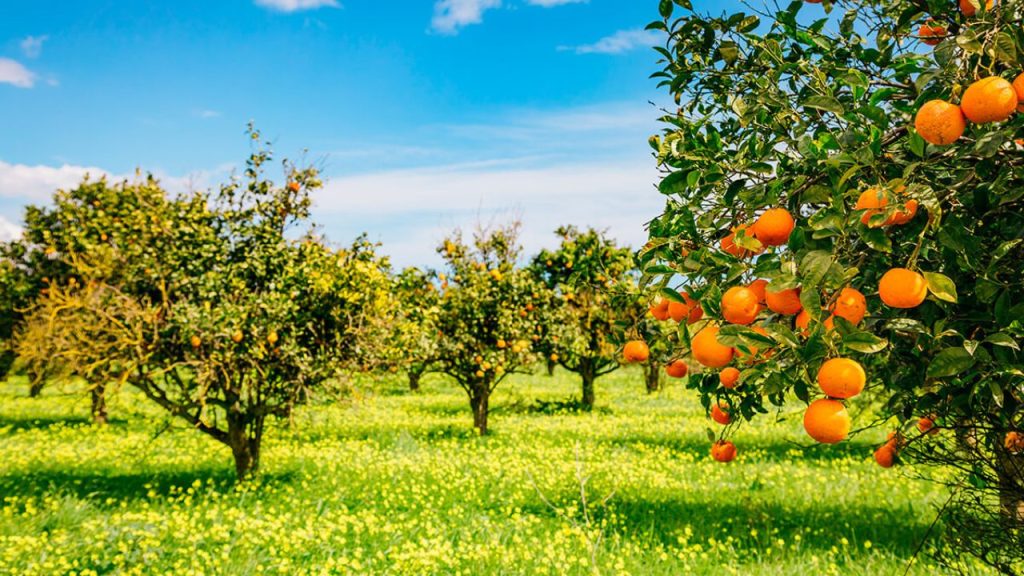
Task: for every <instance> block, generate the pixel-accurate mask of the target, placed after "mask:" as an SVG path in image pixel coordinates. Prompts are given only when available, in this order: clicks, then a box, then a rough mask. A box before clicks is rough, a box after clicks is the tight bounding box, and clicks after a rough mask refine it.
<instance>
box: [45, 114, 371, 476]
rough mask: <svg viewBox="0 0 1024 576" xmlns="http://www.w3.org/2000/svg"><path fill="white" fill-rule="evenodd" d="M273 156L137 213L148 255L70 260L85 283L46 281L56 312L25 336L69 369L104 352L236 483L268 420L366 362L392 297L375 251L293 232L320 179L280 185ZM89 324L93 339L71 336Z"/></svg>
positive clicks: (83, 368) (119, 250)
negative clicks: (224, 465) (199, 437)
mask: <svg viewBox="0 0 1024 576" xmlns="http://www.w3.org/2000/svg"><path fill="white" fill-rule="evenodd" d="M258 138H259V136H258V134H256V133H253V139H254V140H258ZM270 158H271V156H270V153H269V152H268V151H266V150H265V149H263V148H257V150H256V151H255V152H254V153H253V154H252V156H251V157H250V159H249V161H248V163H247V166H246V170H245V175H244V178H239V179H233V180H232V181H231V182H230V183H229V184H227V185H224V186H222V187H221V188H220V190H219V191H217V192H216V193H214V194H205V193H195V194H190V195H185V196H182V197H178V198H168V197H166V195H165V194H163V193H162V192H161V193H160V194H159V196H160V197H161V198H162V200H161V201H160V202H154V203H153V204H152V205H151V206H149V210H148V211H147V212H146V213H145V214H142V215H141V217H142V219H144V220H145V221H146V226H145V227H143V228H141V229H140V230H139V232H140V236H138V237H137V238H136V240H137V241H138V242H142V241H145V244H146V245H147V247H148V251H146V252H144V253H138V252H135V251H133V250H132V249H130V248H127V247H123V246H122V245H121V244H120V243H116V244H112V245H110V246H109V249H108V248H105V249H103V250H88V249H87V250H83V251H82V252H81V253H76V254H73V255H72V254H69V255H68V256H66V257H64V256H62V260H63V261H64V263H65V264H66V265H68V266H69V267H71V269H72V270H73V273H72V275H71V276H72V277H80V278H81V281H79V282H76V283H71V282H70V281H69V282H68V283H67V285H65V286H54V285H53V284H52V283H53V281H52V280H51V285H52V288H59V289H51V290H49V291H48V293H47V295H46V296H45V297H46V298H60V299H61V300H60V301H59V302H58V304H59V305H57V306H52V307H51V308H52V309H53V310H55V311H56V314H55V315H54V316H52V321H50V322H47V323H46V329H45V330H31V331H30V334H32V335H33V336H34V337H38V338H48V340H49V341H50V342H51V343H56V344H58V346H59V348H58V350H56V354H54V358H56V359H58V360H59V361H60V362H61V363H75V364H72V367H71V370H70V371H71V372H73V373H77V374H87V373H89V371H88V370H89V365H88V364H86V362H88V361H91V360H93V359H95V358H97V357H99V356H100V354H99V352H102V356H103V357H105V358H106V360H107V362H110V363H112V364H116V366H117V367H118V369H119V370H120V372H119V374H120V375H121V379H122V380H123V381H124V382H126V383H128V384H129V385H131V386H134V387H136V388H138V389H139V390H141V391H142V392H143V393H144V394H145V396H146V397H148V398H149V399H151V400H152V401H154V402H155V403H157V404H158V405H160V406H162V407H163V408H165V409H166V410H168V411H169V412H170V413H171V414H172V415H174V416H177V417H179V418H182V419H184V420H185V421H186V422H188V424H189V425H190V426H192V427H194V428H196V429H197V430H199V431H201V432H204V433H206V434H208V435H209V436H211V437H212V438H214V439H215V440H217V441H219V442H222V443H224V444H225V445H227V446H228V447H229V448H230V449H231V451H232V455H233V457H234V461H235V469H236V472H237V473H238V476H239V478H240V479H244V478H247V477H248V476H250V475H252V474H253V473H255V472H256V471H257V470H258V467H259V460H260V447H261V441H262V438H263V431H264V427H265V423H266V421H267V419H268V418H270V417H275V416H278V417H286V416H288V415H289V414H290V413H291V410H292V409H293V408H294V406H295V405H296V404H298V403H300V402H302V401H304V400H305V399H306V398H307V397H308V395H309V394H310V393H311V392H312V391H314V390H316V389H318V388H322V387H323V386H324V385H325V384H327V383H328V382H330V381H331V380H332V379H333V378H335V377H336V376H337V375H338V372H339V370H340V369H342V368H343V367H344V366H345V365H346V364H348V363H349V362H352V361H354V360H356V359H358V358H359V357H360V356H361V355H363V354H364V353H365V343H364V341H363V340H362V338H361V336H362V328H363V326H364V325H365V323H364V319H365V318H366V317H367V316H373V315H377V314H379V313H380V312H381V308H382V307H383V306H384V305H386V303H387V302H388V301H389V300H388V292H389V281H388V273H389V269H388V264H387V260H386V259H383V258H381V257H379V256H377V255H376V253H375V247H374V245H372V244H370V243H368V242H366V241H365V240H363V239H359V240H357V241H356V242H355V243H354V244H353V245H352V247H351V248H348V249H343V250H337V251H335V250H333V249H330V248H328V247H327V246H326V245H325V243H324V242H323V241H322V239H320V238H317V237H315V236H313V235H312V233H311V232H307V233H306V234H305V235H301V236H299V237H296V236H295V230H296V228H298V227H299V226H301V225H302V224H303V223H304V222H305V221H306V219H307V218H308V211H309V204H310V201H309V195H308V194H309V190H311V189H315V188H316V187H317V186H319V184H320V181H319V179H318V178H317V173H316V171H315V170H313V169H309V168H307V169H297V168H295V167H294V166H292V165H290V164H287V163H286V164H285V165H284V169H285V175H286V178H287V182H286V184H285V185H283V186H278V185H275V184H274V183H273V182H271V181H270V180H268V179H266V178H265V177H264V175H263V174H264V165H265V164H266V163H267V162H268V161H269V160H270ZM155 195H156V194H155ZM113 270H119V271H120V272H119V273H118V274H117V275H114V274H113V273H112V271H113ZM39 306H44V307H45V306H47V302H45V301H44V302H40V303H39ZM83 326H89V328H88V330H89V331H88V332H87V334H88V335H89V338H81V337H76V335H75V334H74V332H76V331H78V330H79V329H81V328H82V327H83ZM27 328H31V325H30V326H29V327H27ZM101 344H102V345H103V346H104V348H102V350H100V349H99V348H98V346H100V345H101ZM76 347H77V348H76Z"/></svg>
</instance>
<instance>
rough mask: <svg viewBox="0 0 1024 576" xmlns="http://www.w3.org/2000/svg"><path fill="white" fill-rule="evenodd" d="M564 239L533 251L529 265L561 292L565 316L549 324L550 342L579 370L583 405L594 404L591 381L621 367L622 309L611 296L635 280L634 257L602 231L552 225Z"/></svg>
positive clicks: (562, 361)
mask: <svg viewBox="0 0 1024 576" xmlns="http://www.w3.org/2000/svg"><path fill="white" fill-rule="evenodd" d="M555 234H557V235H558V236H559V237H561V239H562V242H561V245H560V246H559V247H558V249H556V250H554V251H549V250H542V251H541V252H540V253H539V254H537V255H536V256H534V258H533V261H532V263H531V265H530V270H531V271H532V272H533V274H534V275H535V276H536V277H537V278H538V279H539V280H540V282H542V283H543V284H544V285H545V286H546V287H547V288H548V289H549V290H550V291H552V292H554V293H555V294H557V295H558V296H559V297H560V306H559V312H561V313H562V317H563V318H564V321H556V322H555V323H554V325H553V326H552V328H553V329H554V331H555V334H556V335H557V342H555V341H552V342H551V343H550V344H549V345H550V346H551V347H552V349H553V353H554V354H555V355H556V357H557V358H558V363H559V364H561V365H562V366H563V367H564V368H565V369H567V370H569V371H571V372H574V373H576V374H579V376H580V379H581V381H582V393H581V399H582V403H583V406H584V407H585V408H587V409H591V408H593V406H594V396H595V391H594V382H595V381H596V380H597V378H598V377H600V376H603V375H605V374H609V373H611V372H613V371H615V370H616V369H617V368H618V367H619V358H618V356H617V354H616V343H615V342H614V341H613V340H612V337H611V336H612V334H613V332H614V331H615V329H616V324H617V323H618V322H620V321H622V320H623V319H624V318H625V316H626V314H625V310H624V309H623V308H622V307H620V306H617V305H616V304H617V303H619V302H620V300H616V299H615V298H613V293H614V292H616V291H624V290H626V289H628V287H629V286H630V285H632V284H633V282H634V280H633V278H632V277H631V276H630V271H631V270H632V269H633V258H632V254H631V253H630V251H629V249H628V248H620V247H619V246H617V245H616V244H615V242H614V241H612V240H611V239H609V238H607V237H606V236H605V235H604V233H602V232H599V231H597V230H594V229H588V230H587V231H585V232H583V231H580V230H579V229H577V228H576V227H575V226H563V227H561V228H559V229H558V230H556V231H555Z"/></svg>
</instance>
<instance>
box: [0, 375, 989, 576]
mask: <svg viewBox="0 0 1024 576" xmlns="http://www.w3.org/2000/svg"><path fill="white" fill-rule="evenodd" d="M576 385H577V384H576V381H575V379H574V378H572V377H571V375H569V374H567V373H564V372H561V371H558V372H556V373H555V375H554V376H553V377H548V376H544V375H540V374H537V375H533V376H516V377H515V378H514V379H513V380H511V381H510V382H509V383H508V385H506V386H503V387H502V388H499V389H498V391H497V392H496V395H495V397H494V399H493V404H492V406H493V408H492V411H493V417H492V424H491V426H492V432H493V433H492V434H491V435H490V436H488V437H482V438H481V437H478V436H477V434H476V433H475V432H474V430H473V429H472V427H471V426H470V422H468V421H467V420H468V419H467V418H466V414H465V403H466V398H465V393H464V392H463V391H462V390H461V389H460V388H458V387H457V386H456V385H455V384H454V383H452V382H450V381H447V380H446V379H443V378H441V377H437V376H427V377H426V378H425V379H424V380H423V383H422V390H421V392H419V393H410V392H408V391H407V390H406V389H405V383H404V380H403V379H401V378H398V377H394V378H392V377H389V376H381V377H376V376H375V377H369V376H365V377H361V378H360V379H358V380H356V381H354V382H352V383H351V384H350V391H349V393H347V394H346V395H345V396H344V398H343V399H342V400H340V401H334V399H331V401H330V402H327V401H326V399H317V400H316V401H314V402H312V403H311V404H310V405H307V406H303V407H301V408H300V409H299V410H298V411H297V412H296V413H295V414H294V416H293V419H292V421H291V422H290V423H289V422H277V423H275V424H274V426H276V427H278V429H276V430H274V432H273V433H272V434H270V435H268V438H267V445H266V447H265V450H266V451H265V456H264V461H265V465H266V466H265V470H266V472H264V473H263V474H261V476H260V477H259V479H258V480H256V481H254V482H250V483H243V484H236V482H235V478H234V475H233V471H232V467H231V455H230V453H229V452H228V451H227V450H226V449H224V448H223V446H221V445H219V444H216V443H215V442H213V441H212V440H210V439H208V438H207V437H205V436H204V435H201V434H195V433H194V432H193V431H190V430H187V429H186V428H185V427H184V426H183V425H182V424H181V423H180V422H179V421H178V420H174V419H171V417H170V416H167V415H166V414H165V413H163V412H161V411H159V409H158V408H153V407H151V406H150V404H148V403H146V402H145V401H144V400H142V399H141V398H139V397H137V396H136V393H135V392H133V391H131V390H128V389H125V390H121V391H119V392H118V393H117V394H115V395H112V397H111V400H110V417H111V423H110V425H108V426H105V427H98V426H93V425H91V424H90V421H89V416H88V415H89V405H88V400H87V399H86V398H85V397H84V396H83V395H81V394H80V393H77V392H76V391H75V390H74V387H73V386H67V387H61V386H56V385H53V386H49V387H48V388H47V389H46V390H45V391H44V394H43V395H42V397H40V398H35V399H32V398H28V397H27V395H26V392H25V390H26V388H27V387H26V385H25V383H24V381H21V380H18V379H17V378H14V379H12V380H11V381H10V382H8V383H7V384H4V385H2V387H0V463H2V465H0V573H2V574H18V575H52V574H78V575H86V574H89V575H94V574H177V575H214V574H466V575H468V574H844V575H850V574H854V575H856V574H863V575H869V574H870V575H875V574H890V573H903V571H904V570H906V571H907V573H908V574H934V573H935V571H934V566H933V565H930V564H929V562H928V560H927V555H926V552H927V550H928V547H929V546H931V545H932V543H933V542H935V538H934V536H935V534H934V532H935V531H936V528H932V526H931V525H932V521H933V519H934V517H935V514H936V509H937V507H938V506H941V504H942V501H943V498H944V494H943V491H942V489H941V488H940V487H939V486H938V485H937V484H935V483H933V482H929V481H926V480H923V479H920V478H917V477H916V475H917V474H918V473H919V471H916V470H915V469H914V468H913V467H912V466H903V467H897V468H893V469H889V470H884V469H881V468H879V467H878V466H877V465H875V463H874V462H873V460H872V457H871V453H872V450H873V447H874V446H875V445H877V443H878V442H879V441H880V440H881V438H879V437H876V435H877V434H881V432H878V431H873V432H869V433H864V434H861V435H858V436H855V437H854V438H853V439H852V440H851V441H850V442H846V443H843V444H840V445H838V446H823V445H813V446H811V445H810V442H809V441H808V440H807V438H806V437H805V435H803V434H802V433H801V430H800V422H799V412H795V413H793V414H789V413H780V414H778V418H762V419H759V420H758V421H756V422H755V423H753V424H751V425H749V426H745V427H743V429H742V430H741V431H740V432H739V433H738V434H737V435H736V437H735V440H736V443H737V446H738V447H739V456H738V457H737V458H736V460H735V461H734V462H732V463H730V464H728V465H722V464H719V463H715V462H713V461H712V460H711V458H710V457H709V456H708V453H707V451H708V442H707V438H706V428H707V427H709V426H711V425H713V424H710V420H708V419H707V417H706V416H705V414H704V410H703V408H702V407H701V406H700V404H699V403H698V402H697V400H696V395H694V394H692V393H688V392H687V391H685V390H684V389H683V387H682V386H681V385H680V384H678V381H674V382H671V383H669V385H668V386H667V388H666V389H664V390H663V391H661V392H659V393H655V394H650V395H649V394H646V393H645V392H644V388H643V386H644V383H643V378H642V375H641V373H640V371H639V369H635V368H627V369H623V370H619V371H618V372H615V373H613V374H612V375H610V376H607V377H604V378H602V379H600V380H598V388H599V390H600V392H601V397H602V400H601V401H600V402H599V403H598V405H597V407H596V408H595V409H594V411H592V412H589V413H588V412H574V411H571V410H568V409H566V406H568V404H565V403H564V401H565V400H566V399H567V398H568V397H569V395H570V394H571V393H572V392H573V391H574V390H575V387H576ZM857 410H858V414H857V416H856V418H864V419H865V420H866V419H867V418H869V415H868V414H867V411H868V408H865V407H860V406H858V408H857ZM977 573H979V574H980V573H983V572H981V571H980V570H978V571H977Z"/></svg>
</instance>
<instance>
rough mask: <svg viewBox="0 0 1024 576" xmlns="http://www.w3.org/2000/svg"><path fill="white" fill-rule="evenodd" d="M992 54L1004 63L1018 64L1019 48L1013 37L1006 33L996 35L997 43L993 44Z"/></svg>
mask: <svg viewBox="0 0 1024 576" xmlns="http://www.w3.org/2000/svg"><path fill="white" fill-rule="evenodd" d="M992 53H993V55H994V56H995V57H996V58H998V59H1000V60H1002V61H1003V62H1008V63H1011V64H1016V63H1017V62H1016V60H1017V46H1016V44H1014V42H1013V36H1010V35H1009V34H1008V33H1006V32H999V33H998V34H996V37H995V41H994V42H993V43H992Z"/></svg>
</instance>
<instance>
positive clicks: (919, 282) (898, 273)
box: [878, 268, 928, 308]
mask: <svg viewBox="0 0 1024 576" xmlns="http://www.w3.org/2000/svg"><path fill="white" fill-rule="evenodd" d="M878 295H879V296H880V297H881V298H882V302H884V303H885V304H886V305H887V306H891V307H893V308H916V307H917V306H920V305H921V303H922V302H924V299H925V297H926V296H927V295H928V283H927V282H926V281H925V279H924V276H921V275H920V274H918V273H917V272H914V271H913V270H907V269H906V268H893V269H891V270H889V271H888V272H886V273H885V274H883V275H882V279H881V280H880V281H879V282H878Z"/></svg>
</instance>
